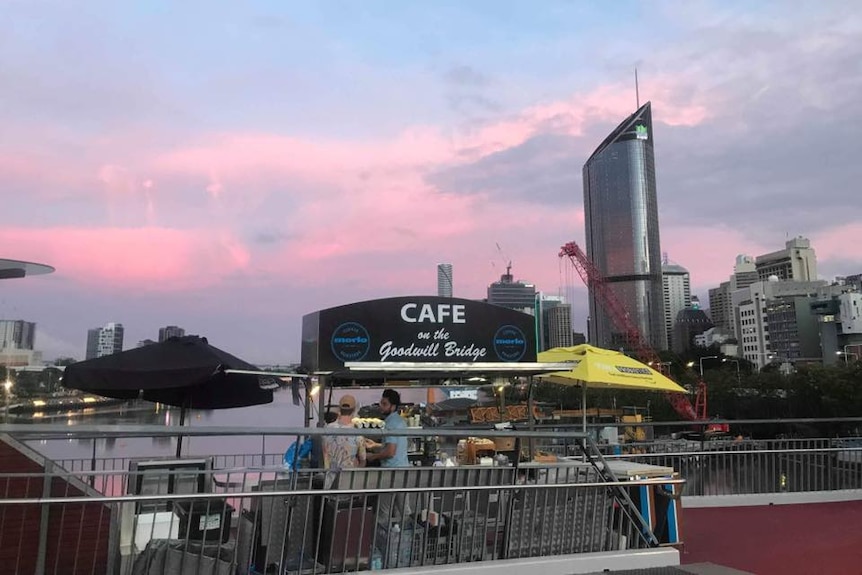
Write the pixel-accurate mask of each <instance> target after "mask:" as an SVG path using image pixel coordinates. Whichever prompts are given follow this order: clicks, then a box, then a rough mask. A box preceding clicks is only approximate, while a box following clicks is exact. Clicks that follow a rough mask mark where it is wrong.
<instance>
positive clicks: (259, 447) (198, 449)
mask: <svg viewBox="0 0 862 575" xmlns="http://www.w3.org/2000/svg"><path fill="white" fill-rule="evenodd" d="M380 391H381V390H380V389H358V390H350V391H349V392H350V393H351V394H352V395H353V396H355V397H356V401H357V407H361V406H363V405H371V404H374V403H376V402H377V400H378V399H379V397H380ZM399 391H400V392H401V398H402V401H403V402H405V403H420V402H423V403H424V402H425V400H426V397H427V391H426V389H424V388H417V389H402V390H399ZM347 392H348V390H335V391H334V392H333V394H332V400H331V402H332V403H333V404H337V403H338V399H339V398H340V397H341V395H343V394H344V393H347ZM436 393H437V397H440V396H442V392H439V391H437V392H436ZM326 401H327V402H329V401H330V398H329V397H328V393H327V397H326ZM316 412H317V405H313V407H312V413H315V414H316ZM179 419H180V412H179V409H178V408H173V407H171V408H166V407H164V406H157V405H156V404H153V403H149V402H139V403H136V404H134V405H130V406H126V405H121V406H110V407H105V408H103V409H100V410H82V411H72V412H68V413H57V414H45V415H43V416H42V417H37V418H34V417H32V416H21V417H14V418H10V419H8V422H9V423H40V424H44V423H52V424H54V425H56V427H57V430H58V431H60V432H65V431H69V432H74V428H75V426H78V425H164V426H172V425H179ZM314 424H315V422H312V425H314ZM185 425H186V426H187V427H192V428H201V427H237V428H249V427H267V428H271V427H280V426H281V427H294V428H295V427H302V426H303V406H302V405H294V403H293V396H292V393H291V390H290V388H289V387H283V388H280V389H277V390H275V391H274V392H273V402H272V403H270V404H267V405H257V406H252V407H243V408H237V409H220V410H191V411H190V413H189V414H188V415H187V417H186V421H185ZM264 441H265V444H264ZM291 441H292V439H289V438H287V437H284V436H275V437H273V436H270V437H267V438H265V439H263V440H262V438H261V437H254V436H242V437H239V436H231V437H185V438H184V439H183V446H182V452H183V455H189V456H196V455H229V454H259V453H261V452H262V451H265V452H266V453H280V452H284V451H285V450H286V449H287V447H288V445H289V444H290V442H291ZM93 442H94V440H93V439H90V438H86V439H80V438H68V439H44V440H36V441H28V442H27V443H28V445H30V446H31V447H32V448H33V449H35V450H36V451H38V452H39V453H41V454H42V455H44V456H45V457H48V458H49V459H54V460H57V459H89V458H91V457H92V456H93ZM95 448H96V453H95V455H96V457H97V458H113V457H117V458H129V457H160V456H170V455H173V454H174V453H175V452H176V438H173V437H114V438H97V439H96V440H95Z"/></svg>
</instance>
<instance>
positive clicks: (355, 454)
mask: <svg viewBox="0 0 862 575" xmlns="http://www.w3.org/2000/svg"><path fill="white" fill-rule="evenodd" d="M355 412H356V398H355V397H353V396H352V395H343V396H342V397H341V400H340V401H339V402H338V419H336V420H335V421H333V422H332V423H328V424H327V425H326V427H328V428H332V429H353V414H354V413H355ZM365 459H366V454H365V439H364V438H362V437H361V436H359V435H334V436H329V435H327V436H325V437H324V439H323V466H324V467H325V468H326V469H332V470H338V469H345V468H349V467H365Z"/></svg>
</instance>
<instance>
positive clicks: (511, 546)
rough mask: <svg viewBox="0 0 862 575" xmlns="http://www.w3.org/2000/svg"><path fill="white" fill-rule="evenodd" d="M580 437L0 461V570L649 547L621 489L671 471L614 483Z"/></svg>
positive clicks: (382, 563) (651, 542)
mask: <svg viewBox="0 0 862 575" xmlns="http://www.w3.org/2000/svg"><path fill="white" fill-rule="evenodd" d="M161 429H162V430H164V428H161ZM151 431H153V432H154V433H165V431H157V430H151ZM76 432H78V430H76ZM222 432H224V430H220V431H216V430H208V431H205V432H201V433H212V434H218V433H222ZM327 432H328V430H327ZM138 433H144V431H140V430H139V431H138ZM242 433H247V430H244V431H243V432H242ZM318 433H320V432H319V431H317V430H310V431H308V434H309V435H316V434H318ZM350 433H351V432H350V431H346V432H342V433H338V432H336V433H335V434H350ZM405 433H406V432H405ZM410 433H411V434H414V435H415V434H422V433H423V432H421V431H412V430H411V431H410ZM424 433H425V434H431V433H434V434H435V435H438V434H443V435H448V436H450V437H455V436H457V432H445V431H444V432H424ZM460 433H461V434H464V433H466V432H464V431H461V432H460ZM363 434H364V435H371V434H373V432H369V431H367V430H363ZM495 434H496V435H501V436H502V433H501V432H484V433H483V435H492V436H493V435H495ZM285 435H292V434H291V433H290V432H285ZM505 435H506V436H507V437H511V436H513V435H517V436H519V438H521V437H523V441H525V442H526V441H528V440H533V439H537V438H538V435H541V434H533V435H531V434H529V433H525V432H517V433H516V432H507V433H506V434H505ZM557 435H559V434H557ZM564 435H565V434H564ZM568 435H569V438H570V439H572V440H575V441H577V440H580V441H584V440H585V436H584V435H583V434H576V433H569V434H568ZM64 437H68V434H65V435H64ZM19 438H21V436H20V435H19ZM587 444H588V449H587V451H588V453H589V456H590V457H589V458H588V459H589V460H588V461H582V460H580V459H579V460H575V461H571V462H568V463H567V464H565V465H556V466H555V465H545V464H525V465H512V466H500V467H482V466H464V467H416V468H404V469H387V470H381V469H373V468H372V469H354V470H342V471H340V472H331V471H330V472H324V471H322V470H315V469H296V470H285V469H284V467H283V466H281V465H278V466H271V465H265V466H259V465H258V466H255V467H249V466H245V465H238V466H237V465H231V464H232V463H234V462H235V460H234V461H232V460H230V459H229V458H226V457H222V456H218V457H188V458H182V459H166V458H162V459H151V460H149V461H147V460H139V459H135V460H131V459H124V458H110V459H92V458H91V459H76V460H65V461H61V462H50V461H47V462H44V469H40V470H36V471H32V470H31V471H27V470H24V471H15V472H3V473H0V493H2V495H3V497H2V499H0V572H3V573H6V572H9V573H56V574H59V573H75V574H78V573H89V574H102V573H111V574H115V573H117V574H121V575H129V574H132V575H139V574H161V573H166V574H167V573H171V574H173V573H182V574H187V573H189V574H190V573H196V574H204V573H207V574H209V573H218V574H231V575H233V574H242V575H246V574H250V573H261V574H263V573H290V574H299V573H309V574H312V573H336V572H337V573H341V572H353V571H358V570H366V569H393V568H402V567H419V566H428V565H447V564H455V563H472V562H477V561H494V560H505V559H517V558H524V557H540V556H542V557H543V556H553V555H568V554H575V553H587V552H598V551H610V550H619V549H641V548H647V547H653V546H655V545H657V543H658V539H657V538H656V535H655V533H654V532H653V529H652V527H651V526H650V525H649V523H648V522H647V521H646V520H645V518H644V517H643V516H642V515H641V514H640V513H639V511H638V507H637V506H636V505H635V504H634V503H633V502H632V499H631V496H630V495H631V493H632V492H633V491H636V490H638V489H641V488H649V489H654V488H655V489H657V490H659V491H662V492H665V491H663V490H665V489H667V488H668V486H675V487H681V486H682V484H683V483H684V480H682V479H673V478H663V479H661V480H641V481H619V480H618V479H617V478H616V477H615V476H613V473H610V472H609V471H608V470H607V468H606V467H605V466H603V465H602V464H601V461H602V456H601V454H600V453H598V451H597V450H596V449H595V446H594V445H593V444H592V443H591V442H589V441H587ZM252 457H256V458H257V460H256V461H260V459H259V458H260V455H255V456H252ZM274 457H277V458H278V460H280V459H281V455H280V454H278V455H277V456H276V455H274ZM239 461H240V462H241V463H242V462H243V461H244V460H242V459H240V460H239ZM659 486H661V487H659Z"/></svg>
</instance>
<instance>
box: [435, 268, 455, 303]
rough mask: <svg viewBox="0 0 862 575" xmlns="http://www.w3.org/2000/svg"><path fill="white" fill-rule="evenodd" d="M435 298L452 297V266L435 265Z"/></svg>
mask: <svg viewBox="0 0 862 575" xmlns="http://www.w3.org/2000/svg"><path fill="white" fill-rule="evenodd" d="M437 296H438V297H452V264H437Z"/></svg>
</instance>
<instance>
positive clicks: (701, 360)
mask: <svg viewBox="0 0 862 575" xmlns="http://www.w3.org/2000/svg"><path fill="white" fill-rule="evenodd" d="M705 359H718V356H717V355H708V356H706V357H702V358H700V360H699V363H700V378H701V379H703V360H705Z"/></svg>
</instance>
